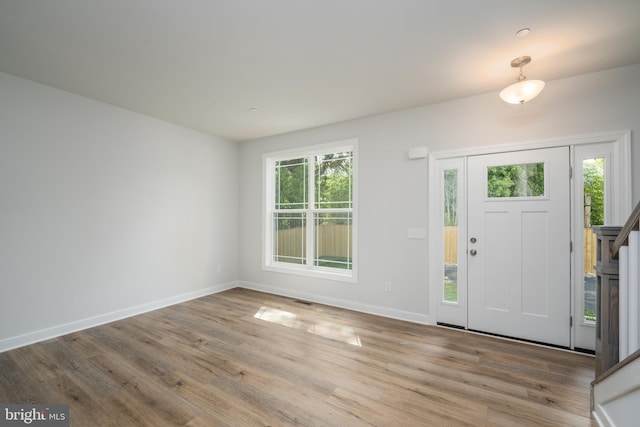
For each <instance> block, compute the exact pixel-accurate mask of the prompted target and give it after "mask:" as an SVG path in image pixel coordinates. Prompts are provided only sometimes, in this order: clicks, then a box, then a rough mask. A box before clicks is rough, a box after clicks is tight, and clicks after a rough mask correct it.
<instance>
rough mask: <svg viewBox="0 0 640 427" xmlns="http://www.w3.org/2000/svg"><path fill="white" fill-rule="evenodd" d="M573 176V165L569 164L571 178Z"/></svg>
mask: <svg viewBox="0 0 640 427" xmlns="http://www.w3.org/2000/svg"><path fill="white" fill-rule="evenodd" d="M572 178H573V166H569V179H572Z"/></svg>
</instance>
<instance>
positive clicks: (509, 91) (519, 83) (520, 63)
mask: <svg viewBox="0 0 640 427" xmlns="http://www.w3.org/2000/svg"><path fill="white" fill-rule="evenodd" d="M529 62H531V57H530V56H520V57H518V58H515V59H514V60H513V61H511V66H512V67H514V68H520V74H519V75H518V78H517V79H516V83H514V84H512V85H511V86H508V87H506V88H504V89H503V90H502V92H500V98H502V100H503V101H504V102H508V103H509V104H524V103H525V102H527V101H531V100H532V99H533V98H535V97H536V96H538V95H539V94H540V92H542V89H543V88H544V82H543V81H542V80H527V76H525V75H523V74H522V67H524V66H525V65H527V64H528V63H529Z"/></svg>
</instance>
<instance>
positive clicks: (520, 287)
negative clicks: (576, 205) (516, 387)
mask: <svg viewBox="0 0 640 427" xmlns="http://www.w3.org/2000/svg"><path fill="white" fill-rule="evenodd" d="M569 164H570V163H569V147H557V148H548V149H539V150H527V151H518V152H510V153H499V154H489V155H479V156H470V157H469V158H468V175H467V177H468V187H467V188H468V196H467V197H468V206H467V208H468V230H467V232H468V234H467V238H468V242H467V248H468V250H467V257H468V258H467V268H468V272H467V273H468V312H467V314H468V327H469V329H473V330H478V331H483V332H490V333H495V334H499V335H505V336H511V337H517V338H523V339H527V340H532V341H538V342H543V343H548V344H554V345H559V346H564V347H569V346H570V344H571V341H570V340H571V337H570V333H571V327H570V313H571V306H570V293H571V280H570V268H571V264H570V262H571V260H570V230H571V228H570V225H571V224H570V214H571V212H570V175H569Z"/></svg>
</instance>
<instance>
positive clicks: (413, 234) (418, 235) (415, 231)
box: [407, 228, 427, 239]
mask: <svg viewBox="0 0 640 427" xmlns="http://www.w3.org/2000/svg"><path fill="white" fill-rule="evenodd" d="M407 235H408V237H409V238H410V239H426V238H427V232H426V230H425V229H424V228H410V229H409V232H408V233H407Z"/></svg>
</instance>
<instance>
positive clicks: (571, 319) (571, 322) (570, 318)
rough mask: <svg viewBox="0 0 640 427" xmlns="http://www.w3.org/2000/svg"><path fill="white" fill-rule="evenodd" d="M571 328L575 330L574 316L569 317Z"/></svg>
mask: <svg viewBox="0 0 640 427" xmlns="http://www.w3.org/2000/svg"><path fill="white" fill-rule="evenodd" d="M569 327H570V328H573V316H569Z"/></svg>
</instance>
